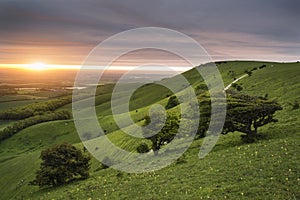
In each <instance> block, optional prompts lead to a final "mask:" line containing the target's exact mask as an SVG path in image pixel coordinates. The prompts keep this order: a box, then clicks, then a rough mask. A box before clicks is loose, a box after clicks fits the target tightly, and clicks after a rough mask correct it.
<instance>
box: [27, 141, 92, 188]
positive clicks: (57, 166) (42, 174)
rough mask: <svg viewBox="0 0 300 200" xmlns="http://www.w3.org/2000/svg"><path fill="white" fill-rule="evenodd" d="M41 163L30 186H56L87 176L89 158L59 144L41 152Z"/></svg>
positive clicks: (70, 147) (72, 148)
mask: <svg viewBox="0 0 300 200" xmlns="http://www.w3.org/2000/svg"><path fill="white" fill-rule="evenodd" d="M40 158H41V159H42V163H41V166H40V169H39V170H38V171H37V172H36V178H35V180H34V181H32V182H30V184H32V185H38V186H40V187H43V186H56V185H62V184H65V183H67V182H69V181H71V180H73V179H74V178H77V177H78V176H80V177H82V178H87V177H88V176H89V168H90V164H89V161H90V159H91V158H90V156H88V155H85V154H83V153H82V152H81V151H80V150H79V149H77V148H76V147H74V146H72V145H70V144H66V143H65V144H59V145H56V146H54V147H51V148H49V149H46V150H44V151H42V153H41V156H40Z"/></svg>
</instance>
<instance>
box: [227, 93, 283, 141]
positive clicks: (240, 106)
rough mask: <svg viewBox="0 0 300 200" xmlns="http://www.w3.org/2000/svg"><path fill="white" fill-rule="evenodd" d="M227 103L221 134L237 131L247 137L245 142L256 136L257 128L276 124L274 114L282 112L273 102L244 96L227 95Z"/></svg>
mask: <svg viewBox="0 0 300 200" xmlns="http://www.w3.org/2000/svg"><path fill="white" fill-rule="evenodd" d="M227 102H228V103H227V115H226V121H225V125H224V128H223V134H227V133H229V132H235V131H239V132H242V133H245V134H246V135H247V136H246V137H247V139H246V140H247V141H251V140H253V139H254V138H255V137H256V136H257V129H258V128H259V127H261V126H264V125H266V124H268V123H271V122H277V119H274V114H275V112H276V111H278V110H282V107H281V106H280V105H279V104H278V103H277V102H275V101H268V100H266V99H264V98H261V97H255V96H249V95H245V94H239V95H229V96H228V99H227Z"/></svg>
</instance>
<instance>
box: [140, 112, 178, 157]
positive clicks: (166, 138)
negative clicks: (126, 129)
mask: <svg viewBox="0 0 300 200" xmlns="http://www.w3.org/2000/svg"><path fill="white" fill-rule="evenodd" d="M163 116H164V114H163V113H162V112H154V113H153V114H152V115H151V117H150V116H149V115H148V116H146V118H145V124H144V125H145V126H147V125H148V127H147V129H146V131H145V133H144V136H145V137H146V138H147V139H149V140H150V141H151V143H152V145H151V149H152V150H153V152H154V154H155V155H158V150H159V149H160V148H161V146H162V145H164V144H166V143H169V142H171V141H172V140H173V139H174V137H175V136H176V133H177V131H178V128H179V119H178V117H177V116H175V115H168V116H167V119H166V121H165V123H164V120H163V118H164V117H163ZM157 131H158V132H157Z"/></svg>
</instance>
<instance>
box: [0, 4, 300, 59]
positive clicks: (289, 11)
mask: <svg viewBox="0 0 300 200" xmlns="http://www.w3.org/2000/svg"><path fill="white" fill-rule="evenodd" d="M299 7H300V3H299V1H297V0H289V1H286V0H266V1H259V0H252V1H240V0H189V1H183V0H153V1H141V0H126V1H122V0H114V1H104V0H100V1H96V0H87V1H79V0H66V1H59V0H51V1H50V0H44V1H39V0H27V1H22V0H14V1H12V0H3V1H0V27H1V28H0V48H1V51H0V53H1V57H0V63H3V62H10V63H14V62H27V61H28V60H31V59H35V57H38V58H36V59H39V58H42V59H45V60H48V61H49V62H54V63H58V64H62V63H68V64H80V63H81V62H82V60H83V59H84V57H85V56H86V55H87V54H88V53H89V51H90V50H91V49H92V48H93V47H94V46H96V45H97V44H98V43H99V42H101V41H103V40H104V39H106V38H107V37H109V36H111V35H113V34H116V33H118V32H120V31H125V30H128V29H131V28H137V27H143V26H159V27H165V28H171V29H175V30H178V31H182V32H183V33H185V34H188V35H189V36H191V37H193V38H195V39H196V40H198V41H199V42H201V44H203V46H204V47H205V48H207V49H208V50H209V52H212V54H214V56H215V57H222V58H224V59H227V58H228V59H230V58H237V59H239V58H245V57H246V58H248V59H255V58H257V55H258V54H261V55H260V56H259V58H261V59H264V57H263V55H264V54H265V55H270V56H265V58H266V59H270V57H271V55H274V57H275V56H277V57H278V56H279V55H282V56H281V57H284V55H286V58H287V57H288V59H296V58H297V56H298V55H299V53H300V47H299V43H300V27H299V26H298V20H299V19H300V12H299V11H298V8H299ZM115 48H118V47H117V46H116V47H115ZM228 49H229V50H228ZM230 52H232V53H230ZM233 52H234V54H233ZM255 52H256V53H255ZM226 56H227V57H226ZM274 59H276V58H274Z"/></svg>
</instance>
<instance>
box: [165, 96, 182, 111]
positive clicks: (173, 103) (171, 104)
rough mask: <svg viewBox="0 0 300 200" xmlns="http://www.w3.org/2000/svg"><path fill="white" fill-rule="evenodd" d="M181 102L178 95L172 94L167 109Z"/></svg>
mask: <svg viewBox="0 0 300 200" xmlns="http://www.w3.org/2000/svg"><path fill="white" fill-rule="evenodd" d="M178 104H179V102H178V98H177V97H176V96H171V97H170V98H169V100H168V103H167V105H166V109H170V108H173V107H175V106H177V105H178Z"/></svg>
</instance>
